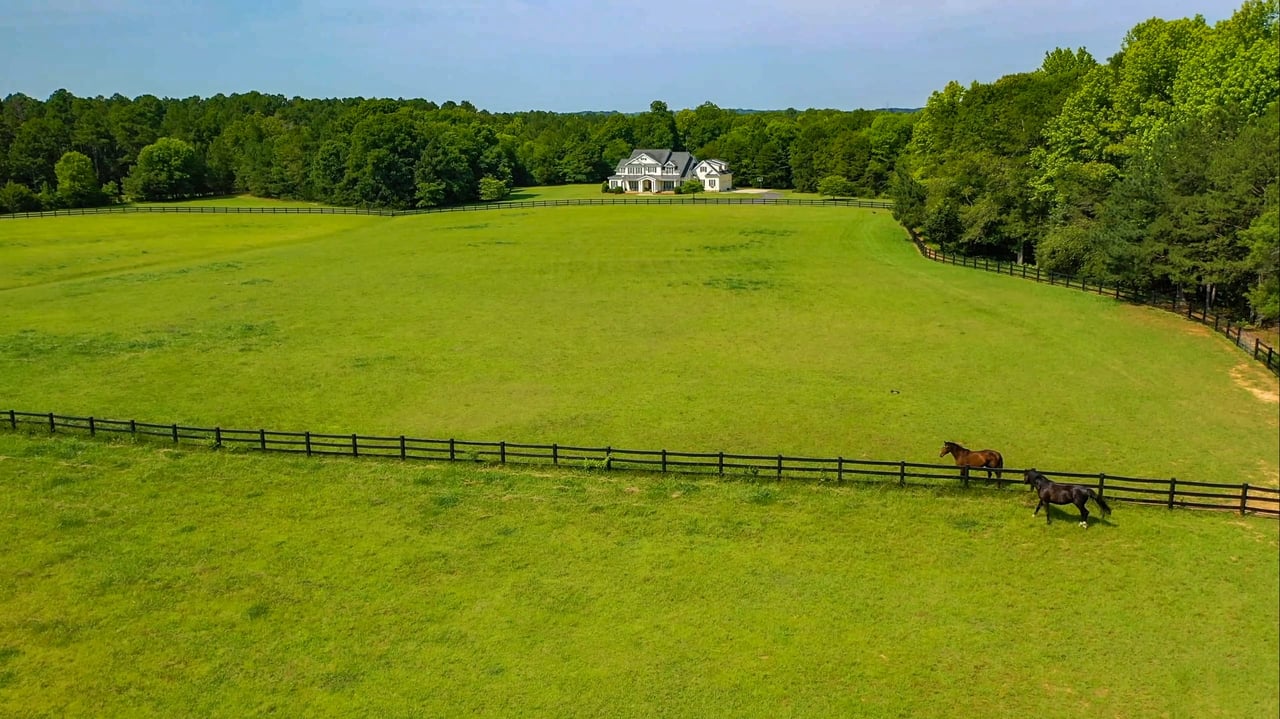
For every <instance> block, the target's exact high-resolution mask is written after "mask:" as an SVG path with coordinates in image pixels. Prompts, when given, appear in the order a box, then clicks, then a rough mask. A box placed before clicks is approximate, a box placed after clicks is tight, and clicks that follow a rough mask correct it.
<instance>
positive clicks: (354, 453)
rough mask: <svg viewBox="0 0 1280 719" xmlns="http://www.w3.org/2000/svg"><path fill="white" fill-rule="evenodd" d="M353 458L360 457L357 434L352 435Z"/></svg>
mask: <svg viewBox="0 0 1280 719" xmlns="http://www.w3.org/2000/svg"><path fill="white" fill-rule="evenodd" d="M351 456H352V457H359V456H360V448H359V447H357V446H356V435H355V434H352V435H351Z"/></svg>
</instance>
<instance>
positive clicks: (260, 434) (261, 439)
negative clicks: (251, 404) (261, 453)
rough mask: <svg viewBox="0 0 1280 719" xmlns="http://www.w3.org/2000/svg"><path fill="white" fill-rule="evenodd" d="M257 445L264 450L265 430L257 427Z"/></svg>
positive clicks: (265, 445)
mask: <svg viewBox="0 0 1280 719" xmlns="http://www.w3.org/2000/svg"><path fill="white" fill-rule="evenodd" d="M258 447H260V448H262V449H263V450H265V449H266V448H267V430H265V429H262V428H258Z"/></svg>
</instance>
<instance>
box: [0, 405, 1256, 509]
mask: <svg viewBox="0 0 1280 719" xmlns="http://www.w3.org/2000/svg"><path fill="white" fill-rule="evenodd" d="M0 425H2V426H4V427H5V428H6V429H9V430H12V431H23V430H25V431H29V432H35V431H45V430H47V431H48V432H49V433H50V434H54V433H60V432H62V433H66V432H71V433H79V434H88V435H89V436H91V437H98V436H103V437H109V436H120V435H127V436H130V437H134V438H149V439H152V440H154V441H161V442H169V443H173V444H180V443H183V442H186V443H199V444H203V445H204V446H207V447H214V448H222V447H227V448H242V449H248V450H256V451H262V452H283V453H291V454H303V455H306V456H309V457H323V456H342V457H353V458H383V459H399V460H402V461H409V460H427V461H436V462H474V463H490V464H501V465H507V464H512V465H516V464H519V465H557V466H564V467H567V468H577V469H590V470H601V471H627V472H648V473H655V474H681V475H709V476H730V477H739V478H749V479H758V480H774V481H782V480H810V481H828V482H864V483H886V484H896V485H898V486H906V485H907V484H911V485H922V484H923V485H934V486H936V485H939V484H943V485H945V484H953V483H958V484H960V485H961V486H964V487H968V486H969V484H970V483H971V482H988V483H989V482H991V481H994V480H989V479H987V477H986V475H985V470H982V469H973V470H971V471H970V473H968V474H966V473H964V472H962V471H961V470H960V468H958V467H956V466H954V465H944V464H927V463H919V462H907V461H901V460H899V461H886V460H872V459H851V458H845V457H805V456H788V455H784V454H735V453H729V452H688V451H673V450H667V449H656V450H653V449H647V450H645V449H624V448H621V447H610V446H606V447H587V446H579V445H568V444H533V443H524V442H506V441H499V442H491V441H475V440H464V439H457V438H452V437H451V438H448V439H422V438H417V437H408V436H405V435H362V434H357V433H351V434H339V433H322V432H282V431H279V430H269V429H263V428H259V429H230V428H224V427H191V426H186V425H180V424H177V423H170V424H163V423H154V422H140V421H137V420H132V419H130V420H119V419H104V418H101V417H92V416H90V417H77V416H71V415H60V414H55V413H53V412H43V413H41V412H23V411H18V410H12V409H11V410H0ZM1003 472H1004V480H1003V481H1004V483H1008V484H1014V485H1017V484H1019V483H1020V482H1021V481H1022V470H1019V469H1005V470H1003ZM1042 472H1043V474H1045V475H1047V476H1049V477H1050V478H1053V479H1055V480H1059V481H1068V482H1070V483H1073V484H1082V485H1085V486H1089V487H1093V488H1094V489H1096V490H1097V491H1098V493H1099V494H1100V495H1102V496H1103V497H1104V498H1105V499H1107V500H1108V501H1119V502H1128V503H1133V504H1150V505H1158V506H1163V507H1167V508H1169V509H1174V508H1186V509H1203V510H1217V511H1230V512H1238V513H1239V514H1242V515H1243V514H1258V515H1265V516H1271V517H1280V489H1277V488H1274V487H1265V486H1257V485H1252V484H1249V483H1247V482H1245V483H1240V484H1222V483H1214V482H1194V481H1187V480H1182V479H1178V478H1176V477H1170V478H1164V479H1157V478H1148V477H1129V476H1121V475H1113V474H1107V473H1104V472H1089V473H1084V472H1055V471H1044V470H1042Z"/></svg>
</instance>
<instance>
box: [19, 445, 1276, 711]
mask: <svg viewBox="0 0 1280 719" xmlns="http://www.w3.org/2000/svg"><path fill="white" fill-rule="evenodd" d="M0 471H2V472H3V473H4V481H2V482H0V546H4V547H6V551H4V552H0V715H3V716H7V717H34V716H123V715H128V716H142V717H146V716H156V717H172V716H227V717H232V716H234V717H244V716H258V715H266V714H273V713H274V714H287V715H297V716H303V715H305V716H385V717H409V716H457V715H467V716H503V717H511V716H558V717H579V716H581V717H598V716H611V717H650V716H669V717H707V716H778V717H788V716H794V717H815V716H832V717H835V716H841V717H844V716H867V717H899V716H919V717H929V716H932V717H942V716H947V717H992V716H1020V717H1032V716H1034V717H1045V718H1046V719H1049V718H1053V717H1079V716H1108V717H1110V716H1120V717H1149V716H1153V717H1158V716H1194V717H1205V716H1224V717H1265V716H1275V715H1276V712H1277V710H1278V709H1280V706H1278V705H1277V696H1280V686H1278V684H1280V679H1278V677H1280V671H1278V668H1280V667H1278V666H1277V656H1280V637H1278V636H1277V633H1278V628H1280V622H1278V621H1277V614H1276V612H1277V610H1276V607H1277V605H1278V603H1280V596H1278V592H1280V589H1278V587H1280V576H1277V563H1276V561H1275V558H1276V553H1277V551H1280V541H1278V536H1277V531H1276V527H1277V525H1276V523H1275V522H1274V521H1273V520H1268V519H1260V518H1254V517H1245V518H1238V517H1232V516H1229V515H1219V514H1213V513H1202V512H1187V511H1168V510H1164V509H1154V508H1143V507H1134V506H1123V505H1122V506H1119V507H1117V508H1116V511H1115V513H1114V514H1113V515H1112V516H1111V517H1110V518H1108V519H1106V520H1105V521H1102V522H1100V523H1098V524H1096V525H1095V526H1094V527H1093V528H1091V529H1089V530H1087V531H1086V530H1082V529H1080V528H1078V527H1077V526H1076V525H1075V524H1074V523H1073V522H1071V521H1056V522H1054V524H1052V525H1050V526H1046V525H1045V523H1044V521H1043V519H1042V518H1041V517H1034V518H1033V517H1032V516H1031V509H1032V507H1033V506H1034V497H1033V495H1032V494H1031V493H1030V492H1016V493H1015V492H1009V491H1006V492H1003V493H996V492H994V491H985V490H981V489H977V488H975V489H971V490H970V491H967V492H965V491H960V490H957V489H944V490H931V489H921V488H907V489H898V488H896V487H884V488H877V487H867V486H859V487H849V486H844V487H836V486H833V485H829V484H828V485H818V484H811V483H774V482H769V481H765V482H745V481H742V482H723V481H716V480H715V479H713V478H703V479H699V480H696V481H694V480H687V479H682V478H679V477H668V478H660V479H659V478H654V477H650V476H627V475H626V474H618V473H591V472H574V471H571V470H561V471H556V472H551V473H534V472H524V471H522V472H516V471H510V470H506V469H500V468H496V467H489V468H486V467H477V466H465V465H448V466H431V465H422V464H412V463H410V464H401V463H398V462H395V461H367V462H361V461H348V460H323V459H312V460H307V459H304V458H290V457H281V456H263V455H254V454H249V453H240V452H227V451H223V452H213V451H209V450H204V449H195V450H174V449H170V448H166V447H163V446H155V445H147V444H139V445H133V444H130V443H125V442H121V443H110V442H104V441H84V440H77V439H71V438H66V437H62V438H59V437H53V438H50V437H43V436H33V437H27V436H24V435H23V434H21V433H11V432H0ZM1054 511H1059V512H1060V511H1061V510H1059V509H1057V508H1055V509H1054ZM1058 516H1059V517H1062V518H1064V519H1065V517H1063V515H1061V514H1059V515H1058Z"/></svg>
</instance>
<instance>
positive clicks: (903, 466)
mask: <svg viewBox="0 0 1280 719" xmlns="http://www.w3.org/2000/svg"><path fill="white" fill-rule="evenodd" d="M898 486H899V487H905V486H907V462H906V460H902V461H900V462H898Z"/></svg>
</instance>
